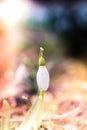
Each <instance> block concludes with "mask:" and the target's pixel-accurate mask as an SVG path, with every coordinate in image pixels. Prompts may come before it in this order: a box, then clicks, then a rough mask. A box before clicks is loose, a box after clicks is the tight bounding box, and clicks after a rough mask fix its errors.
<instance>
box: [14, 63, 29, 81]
mask: <svg viewBox="0 0 87 130" xmlns="http://www.w3.org/2000/svg"><path fill="white" fill-rule="evenodd" d="M29 76H30V74H29V72H28V68H27V67H26V66H25V65H24V64H21V65H19V67H18V68H17V70H16V73H15V82H16V83H23V82H26V81H27V80H28V78H29Z"/></svg>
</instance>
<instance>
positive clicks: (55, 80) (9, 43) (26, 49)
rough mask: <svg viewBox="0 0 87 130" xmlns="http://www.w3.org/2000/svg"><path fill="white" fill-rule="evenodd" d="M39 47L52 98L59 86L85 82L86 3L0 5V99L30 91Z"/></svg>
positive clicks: (40, 0)
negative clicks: (44, 59)
mask: <svg viewBox="0 0 87 130" xmlns="http://www.w3.org/2000/svg"><path fill="white" fill-rule="evenodd" d="M40 46H42V47H44V49H45V58H46V62H47V67H48V70H49V72H50V77H51V83H50V91H51V88H52V91H53V89H54V93H56V90H55V88H56V89H58V90H59V88H60V87H58V86H62V85H63V83H64V85H65V86H68V87H71V85H72V84H73V83H74V86H79V84H80V85H81V83H82V82H81V81H86V80H87V74H86V61H87V59H86V58H87V2H86V0H85V1H84V0H47V1H44V0H0V95H1V98H3V97H8V95H9V96H13V95H15V94H18V93H21V92H28V90H29V92H30V91H31V90H32V89H33V90H34V91H35V92H36V90H37V85H36V79H35V76H36V72H37V68H38V58H39V47H40ZM60 77H61V78H60ZM72 81H73V82H72ZM74 81H75V82H74ZM61 83H62V84H61ZM68 87H67V89H68Z"/></svg>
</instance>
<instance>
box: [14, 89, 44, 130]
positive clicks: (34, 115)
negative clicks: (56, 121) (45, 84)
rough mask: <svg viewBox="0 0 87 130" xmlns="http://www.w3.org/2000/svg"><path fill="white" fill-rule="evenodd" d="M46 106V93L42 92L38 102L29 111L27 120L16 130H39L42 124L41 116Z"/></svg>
mask: <svg viewBox="0 0 87 130" xmlns="http://www.w3.org/2000/svg"><path fill="white" fill-rule="evenodd" d="M43 106H44V91H41V90H40V94H39V96H38V98H37V100H36V102H35V103H34V104H33V105H32V107H31V108H30V110H29V111H28V113H27V115H26V117H25V120H24V121H23V122H22V124H21V125H20V126H19V128H16V130H32V129H33V130H38V127H39V126H40V124H41V116H42V111H43Z"/></svg>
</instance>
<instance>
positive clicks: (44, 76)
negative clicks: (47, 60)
mask: <svg viewBox="0 0 87 130" xmlns="http://www.w3.org/2000/svg"><path fill="white" fill-rule="evenodd" d="M36 79H37V85H38V87H39V89H41V90H44V91H46V90H47V89H48V87H49V73H48V71H47V68H46V66H39V69H38V72H37V77H36Z"/></svg>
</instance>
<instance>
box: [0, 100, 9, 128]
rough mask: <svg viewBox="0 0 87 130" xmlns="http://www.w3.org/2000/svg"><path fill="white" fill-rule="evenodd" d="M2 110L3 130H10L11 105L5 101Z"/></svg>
mask: <svg viewBox="0 0 87 130" xmlns="http://www.w3.org/2000/svg"><path fill="white" fill-rule="evenodd" d="M2 109H3V113H2V122H1V130H10V105H9V103H8V102H7V101H6V100H4V101H3V106H2Z"/></svg>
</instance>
